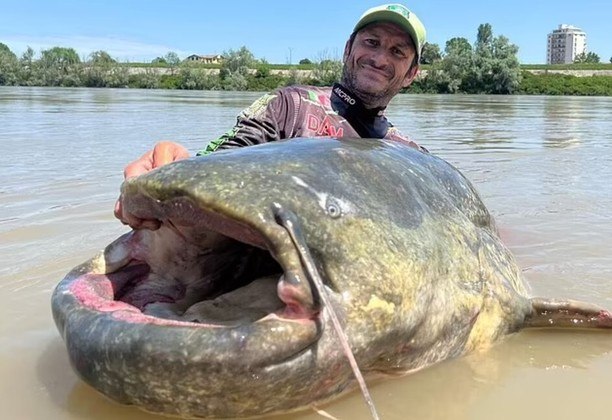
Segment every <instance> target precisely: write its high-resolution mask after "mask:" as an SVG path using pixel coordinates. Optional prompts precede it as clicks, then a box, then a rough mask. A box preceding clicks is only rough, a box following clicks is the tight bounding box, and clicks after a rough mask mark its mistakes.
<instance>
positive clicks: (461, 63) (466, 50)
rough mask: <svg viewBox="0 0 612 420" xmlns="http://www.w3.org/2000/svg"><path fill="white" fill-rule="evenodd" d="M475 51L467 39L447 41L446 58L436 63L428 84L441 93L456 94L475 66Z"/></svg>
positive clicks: (429, 74) (456, 38) (429, 75)
mask: <svg viewBox="0 0 612 420" xmlns="http://www.w3.org/2000/svg"><path fill="white" fill-rule="evenodd" d="M473 53H474V52H473V49H472V46H471V45H470V42H469V41H468V40H467V39H465V38H458V37H455V38H451V39H449V40H448V41H446V47H445V48H444V58H443V59H442V60H441V61H439V62H437V63H435V65H434V66H433V67H432V69H431V70H430V71H429V73H428V76H427V78H428V79H430V78H431V79H430V80H429V81H428V83H429V84H430V85H431V86H435V87H436V89H437V90H438V91H440V92H441V93H456V92H459V91H460V88H461V85H462V83H463V81H464V80H465V79H467V76H468V74H469V71H470V70H471V69H472V66H473Z"/></svg>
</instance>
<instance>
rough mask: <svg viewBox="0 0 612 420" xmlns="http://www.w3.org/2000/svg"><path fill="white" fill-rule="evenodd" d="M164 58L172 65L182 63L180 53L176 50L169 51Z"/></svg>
mask: <svg viewBox="0 0 612 420" xmlns="http://www.w3.org/2000/svg"><path fill="white" fill-rule="evenodd" d="M164 60H165V61H166V63H168V65H170V66H171V67H176V66H178V65H179V64H180V62H181V59H180V58H179V56H178V54H177V53H175V52H174V51H170V52H168V53H167V54H166V55H164Z"/></svg>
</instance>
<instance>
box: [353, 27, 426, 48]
mask: <svg viewBox="0 0 612 420" xmlns="http://www.w3.org/2000/svg"><path fill="white" fill-rule="evenodd" d="M359 34H369V35H374V36H377V37H393V38H394V40H395V42H397V43H401V44H404V45H406V46H414V42H412V38H411V37H410V35H408V32H406V31H405V30H404V29H403V28H402V27H401V26H399V25H397V24H395V23H393V22H374V23H370V24H369V25H367V26H365V27H363V28H362V29H361V30H359V32H358V35H359Z"/></svg>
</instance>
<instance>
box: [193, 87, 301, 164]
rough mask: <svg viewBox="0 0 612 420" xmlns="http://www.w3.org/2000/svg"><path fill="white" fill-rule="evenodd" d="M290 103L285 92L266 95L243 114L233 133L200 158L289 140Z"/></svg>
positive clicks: (203, 152) (210, 146) (209, 144)
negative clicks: (229, 150)
mask: <svg viewBox="0 0 612 420" xmlns="http://www.w3.org/2000/svg"><path fill="white" fill-rule="evenodd" d="M288 100H290V98H286V95H285V94H284V93H283V91H282V90H279V91H276V92H274V93H269V94H266V95H264V96H262V97H261V98H259V99H258V100H256V101H255V102H254V103H253V104H252V105H250V106H249V107H248V108H246V109H245V110H243V111H242V112H241V113H240V115H239V116H238V118H237V122H236V125H235V126H234V127H233V128H232V129H231V130H229V131H228V132H226V133H225V134H223V135H222V136H221V137H219V138H217V139H215V140H212V141H211V142H209V143H208V144H207V145H206V147H205V148H204V149H202V150H200V151H199V152H198V153H197V155H198V156H203V155H208V154H210V153H212V152H214V151H215V150H220V149H231V148H236V147H244V146H252V145H255V144H260V143H266V142H269V141H274V140H280V139H283V138H285V136H286V131H287V130H286V127H284V125H285V124H284V122H285V121H286V120H287V113H288V108H289V107H288Z"/></svg>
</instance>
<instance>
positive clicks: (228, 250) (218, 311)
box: [52, 139, 612, 417]
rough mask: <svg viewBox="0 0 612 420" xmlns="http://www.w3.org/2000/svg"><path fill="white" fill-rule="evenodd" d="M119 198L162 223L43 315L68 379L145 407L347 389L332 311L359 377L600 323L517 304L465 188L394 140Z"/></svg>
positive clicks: (262, 163)
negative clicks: (512, 338)
mask: <svg viewBox="0 0 612 420" xmlns="http://www.w3.org/2000/svg"><path fill="white" fill-rule="evenodd" d="M122 195H123V197H124V205H125V206H126V208H128V209H129V210H130V211H131V212H132V213H133V214H135V215H136V216H139V217H141V218H146V219H157V220H159V221H160V222H161V227H160V228H159V229H157V230H146V229H145V230H135V231H132V232H130V233H127V234H125V235H123V236H121V237H120V238H118V239H117V240H116V241H114V242H113V243H111V244H110V245H108V246H107V247H106V248H105V249H104V251H102V252H101V253H100V254H99V255H97V256H95V257H94V258H92V259H91V260H89V261H87V262H85V263H84V264H82V265H80V266H78V267H76V268H75V269H73V270H72V271H71V272H70V273H69V274H68V275H67V276H66V277H65V278H64V279H63V280H62V281H61V282H60V284H59V285H58V286H57V288H56V289H55V291H54V293H53V297H52V306H53V315H54V318H55V322H56V324H57V327H58V329H59V331H60V333H61V335H62V336H63V338H64V340H65V342H66V347H67V349H68V354H69V357H70V361H71V364H72V366H73V367H74V369H75V371H76V372H77V374H78V375H79V376H80V377H81V378H82V379H83V380H84V381H85V382H87V383H88V384H90V385H91V386H93V387H94V388H95V389H97V390H98V391H100V392H102V393H103V394H105V395H107V396H109V397H110V398H112V399H114V400H116V401H119V402H121V403H126V404H135V405H137V406H139V407H141V408H144V409H146V410H148V411H154V412H160V413H165V414H172V415H181V416H190V417H248V416H257V415H266V414H271V413H280V412H287V411H291V410H297V409H300V408H303V407H305V406H308V405H311V404H313V403H316V402H320V401H326V400H329V399H331V398H333V397H336V396H338V395H340V394H342V393H343V392H346V391H349V390H351V389H354V388H355V386H356V381H355V376H356V375H355V376H354V375H353V371H352V370H351V367H350V366H349V363H348V361H347V357H346V356H345V353H344V352H343V349H342V346H341V344H340V342H339V339H338V337H339V335H338V334H337V330H335V329H334V328H333V327H332V325H331V321H330V318H331V317H330V314H332V313H333V314H335V315H336V316H337V319H338V320H339V323H340V325H341V328H342V331H343V332H344V333H345V335H346V337H347V338H348V345H349V347H350V352H351V353H352V355H353V357H354V358H355V360H356V362H357V364H358V366H359V369H360V370H361V372H362V373H363V374H364V375H365V376H366V378H372V377H380V376H381V375H389V374H393V375H396V374H398V373H399V374H403V373H409V372H413V371H416V370H418V369H422V368H425V367H427V366H430V365H432V364H434V363H436V362H439V361H442V360H445V359H448V358H453V357H457V356H460V355H462V354H464V353H466V352H470V351H473V350H475V349H482V348H486V347H487V346H490V345H491V344H493V343H495V342H496V341H498V340H500V339H501V338H503V337H504V336H506V335H507V334H510V333H513V332H516V331H518V330H520V329H521V328H524V327H534V326H536V327H549V326H553V327H555V326H578V327H610V326H611V325H612V322H611V315H610V313H609V312H607V311H605V310H603V309H600V308H598V307H595V306H593V305H587V304H582V303H578V302H573V301H556V300H548V299H531V298H529V297H528V293H527V290H526V287H525V285H524V282H523V278H522V275H521V270H520V269H519V267H518V266H517V264H516V262H515V260H514V258H513V257H512V255H511V253H510V252H509V251H508V249H507V248H506V247H505V246H504V245H503V243H502V242H501V240H500V238H499V236H498V234H497V232H496V229H495V226H494V222H493V220H492V217H491V215H490V213H489V212H488V211H487V209H486V207H485V206H484V204H483V202H482V200H481V199H480V198H479V196H478V194H477V192H476V190H475V189H474V187H473V186H472V185H471V184H470V182H469V181H468V180H467V179H466V178H465V177H464V176H463V175H462V174H461V173H460V172H459V171H458V170H457V169H455V168H454V167H453V166H452V165H450V164H449V163H447V162H446V161H444V160H442V159H440V158H438V157H436V156H434V155H432V154H429V153H425V152H422V151H419V150H415V149H413V148H410V147H407V146H403V145H401V144H397V143H390V142H386V141H383V140H371V139H367V140H362V139H358V140H355V139H353V140H335V139H294V140H290V141H283V142H274V143H269V144H264V145H260V146H253V147H247V148H242V149H238V150H230V151H221V152H216V153H214V154H212V155H210V156H206V157H196V158H191V159H187V160H183V161H179V162H175V163H172V164H170V165H166V166H163V167H161V168H158V169H156V170H154V171H152V172H150V173H148V174H145V175H142V176H140V177H137V178H134V179H130V180H127V181H125V182H124V184H123V186H122ZM291 226H293V229H297V232H298V233H299V234H298V235H295V232H294V231H292V229H290V227H291ZM304 250H305V251H306V254H307V255H306V256H305V252H304ZM307 265H310V269H308V267H307ZM316 276H318V277H319V278H320V280H322V282H323V283H324V290H319V289H317V288H316V287H314V283H313V277H316ZM322 292H323V293H325V295H326V296H328V297H329V299H328V303H327V304H323V300H322V296H321V293H322Z"/></svg>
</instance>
